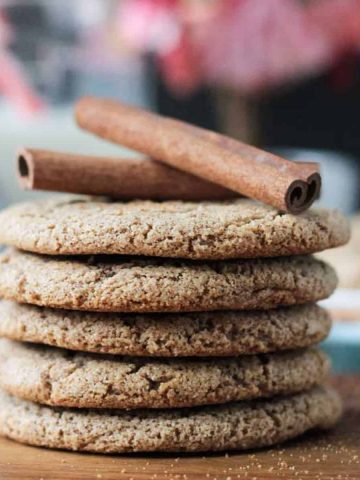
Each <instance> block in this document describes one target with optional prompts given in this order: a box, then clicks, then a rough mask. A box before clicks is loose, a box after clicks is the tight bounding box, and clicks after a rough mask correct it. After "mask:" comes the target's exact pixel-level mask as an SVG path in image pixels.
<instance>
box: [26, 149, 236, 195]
mask: <svg viewBox="0 0 360 480" xmlns="http://www.w3.org/2000/svg"><path fill="white" fill-rule="evenodd" d="M17 172H18V179H19V182H20V185H21V187H22V188H25V189H28V190H33V189H39V190H52V191H58V192H70V193H83V194H89V195H108V196H110V197H113V198H117V199H131V198H139V199H154V200H169V199H172V200H224V199H227V198H233V197H236V196H238V194H237V193H236V192H232V191H231V190H228V189H226V188H223V187H221V186H220V185H216V184H213V183H210V182H207V181H206V180H202V179H201V178H197V177H194V176H193V175H190V174H188V173H184V172H181V171H179V170H176V169H175V168H172V167H169V166H167V165H165V164H163V163H159V162H155V161H154V160H151V159H149V158H111V157H95V156H89V155H74V154H70V153H60V152H53V151H48V150H37V149H29V148H23V149H22V150H20V151H19V152H18V156H17Z"/></svg>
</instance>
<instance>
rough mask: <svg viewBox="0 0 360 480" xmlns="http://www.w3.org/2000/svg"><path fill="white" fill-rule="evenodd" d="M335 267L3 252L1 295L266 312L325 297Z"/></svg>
mask: <svg viewBox="0 0 360 480" xmlns="http://www.w3.org/2000/svg"><path fill="white" fill-rule="evenodd" d="M336 284H337V277H336V274H335V272H334V270H333V269H332V268H331V267H330V266H329V265H327V264H325V263H324V262H321V261H320V260H317V259H315V258H313V257H312V256H294V257H282V258H264V259H250V260H249V259H243V260H228V261H213V262H211V261H208V262H194V261H191V260H188V261H186V260H178V259H161V258H144V257H142V258H140V257H122V256H109V255H104V256H96V257H75V258H74V257H56V258H54V257H51V256H46V255H38V254H34V253H25V252H21V251H18V250H16V249H9V250H8V251H5V252H4V253H3V254H2V255H0V296H1V297H3V298H5V299H7V300H15V301H17V302H20V303H30V304H34V305H39V306H45V307H53V308H65V309H70V310H88V311H104V312H106V311H115V312H184V311H213V310H232V309H234V310H252V309H261V310H263V309H269V308H274V307H277V306H280V305H294V304H302V303H309V302H314V301H317V300H320V299H322V298H326V297H328V296H329V295H330V294H331V293H332V292H333V290H334V289H335V287H336Z"/></svg>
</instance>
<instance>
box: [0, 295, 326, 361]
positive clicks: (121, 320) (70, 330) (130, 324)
mask: <svg viewBox="0 0 360 480" xmlns="http://www.w3.org/2000/svg"><path fill="white" fill-rule="evenodd" d="M330 327H331V320H330V316H329V314H328V313H327V312H326V310H324V309H323V308H321V307H319V306H317V305H314V304H309V305H303V306H298V307H296V306H295V307H287V308H278V309H273V310H264V311H260V310H254V311H240V310H238V311H219V312H196V313H182V314H181V313H170V314H161V313H158V314H157V313H154V314H150V313H148V314H121V313H97V312H77V311H71V310H59V309H50V308H43V307H36V306H32V305H21V304H17V303H15V302H9V301H5V300H3V301H0V336H2V337H6V338H9V339H12V340H19V341H24V342H33V343H41V344H47V345H53V346H56V347H62V348H66V349H70V350H79V351H83V352H95V353H109V354H116V355H133V356H159V357H189V356H237V355H244V354H252V353H261V352H271V351H277V350H288V349H289V350H290V349H295V348H301V347H306V346H309V345H314V344H316V343H318V342H320V341H321V340H323V339H324V338H325V337H326V336H327V335H328V333H329V330H330Z"/></svg>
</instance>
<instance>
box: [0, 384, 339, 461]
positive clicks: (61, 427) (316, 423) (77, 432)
mask: <svg viewBox="0 0 360 480" xmlns="http://www.w3.org/2000/svg"><path fill="white" fill-rule="evenodd" d="M341 410H342V408H341V402H340V399H339V397H338V396H337V394H336V393H335V392H334V391H333V390H331V389H329V388H322V387H317V388H315V389H313V390H311V391H309V392H305V393H298V394H295V395H292V396H288V397H277V398H274V399H272V400H259V401H252V402H240V403H235V404H229V405H220V406H211V407H203V408H192V409H174V410H165V411H164V410H147V411H144V410H138V411H134V412H126V411H121V410H101V411H99V410H74V409H60V408H52V407H44V406H40V405H36V404H34V403H30V402H26V401H24V400H18V399H16V398H15V397H11V396H8V395H6V394H5V393H0V434H1V435H3V436H6V437H8V438H11V439H13V440H17V441H18V442H22V443H27V444H30V445H37V446H42V447H50V448H61V449H66V450H75V451H84V452H98V453H124V452H199V451H203V452H205V451H223V450H243V449H253V448H259V447H265V446H270V445H274V444H276V443H279V442H283V441H285V440H288V439H290V438H294V437H296V436H298V435H301V434H303V433H304V432H306V431H308V430H311V429H314V428H320V429H327V428H330V427H332V426H333V425H334V424H335V423H336V422H337V420H338V419H339V417H340V415H341Z"/></svg>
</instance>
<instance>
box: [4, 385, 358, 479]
mask: <svg viewBox="0 0 360 480" xmlns="http://www.w3.org/2000/svg"><path fill="white" fill-rule="evenodd" d="M334 383H335V384H336V387H337V388H338V390H339V391H340V392H341V393H342V395H343V398H344V401H345V404H346V412H345V415H344V418H343V420H342V421H341V422H340V424H339V425H338V427H337V428H336V429H335V430H333V431H332V432H328V433H313V434H308V435H305V436H303V437H302V438H301V439H298V440H296V441H292V442H288V443H287V444H286V445H281V446H279V447H277V448H272V449H268V450H262V451H253V452H250V453H242V454H229V455H227V454H226V455H225V454H217V455H206V456H202V455H181V456H176V455H175V456H174V455H150V456H149V455H147V456H145V455H133V456H131V455H126V456H101V455H89V454H81V455H80V454H76V453H68V452H61V451H50V450H45V449H40V448H33V447H27V446H24V445H18V444H16V443H14V442H11V441H9V440H4V439H1V440H0V480H9V479H11V480H23V479H26V480H35V479H36V480H40V479H44V480H49V479H51V480H60V479H67V478H69V479H71V480H79V479H84V480H85V479H86V480H98V479H102V480H110V479H111V480H113V479H114V480H115V479H116V480H122V479H126V480H130V479H133V480H165V479H166V480H199V479H204V480H208V479H209V480H215V479H217V480H237V479H251V480H262V479H263V480H265V479H277V478H281V479H292V478H294V479H300V480H301V479H314V480H315V479H317V480H329V479H336V480H350V479H354V480H355V479H357V480H358V479H360V376H351V377H350V376H348V377H345V376H342V377H338V378H337V379H336V380H335V381H334Z"/></svg>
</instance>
